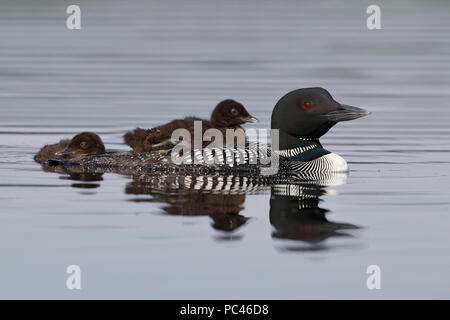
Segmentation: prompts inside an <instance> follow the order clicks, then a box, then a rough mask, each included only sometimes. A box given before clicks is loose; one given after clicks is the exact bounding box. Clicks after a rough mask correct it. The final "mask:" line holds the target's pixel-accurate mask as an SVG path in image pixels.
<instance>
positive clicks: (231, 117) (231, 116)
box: [211, 99, 258, 127]
mask: <svg viewBox="0 0 450 320" xmlns="http://www.w3.org/2000/svg"><path fill="white" fill-rule="evenodd" d="M211 122H212V123H213V124H214V125H215V126H217V127H234V126H239V125H241V124H244V123H246V122H258V119H256V118H255V117H253V116H251V115H250V114H249V113H248V111H247V110H246V109H245V108H244V106H243V105H242V104H240V103H239V102H237V101H234V100H231V99H227V100H223V101H221V102H219V104H218V105H217V106H216V107H215V108H214V110H213V112H212V114H211Z"/></svg>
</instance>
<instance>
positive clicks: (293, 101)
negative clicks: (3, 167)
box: [62, 88, 369, 181]
mask: <svg viewBox="0 0 450 320" xmlns="http://www.w3.org/2000/svg"><path fill="white" fill-rule="evenodd" d="M368 114H369V112H368V111H366V110H364V109H361V108H357V107H351V106H348V105H345V104H341V103H339V102H337V101H336V100H334V99H333V97H332V96H331V95H330V93H329V92H328V91H327V90H325V89H323V88H303V89H298V90H294V91H291V92H289V93H288V94H286V95H285V96H283V97H282V98H281V99H280V100H279V101H278V102H277V104H276V105H275V107H274V109H273V112H272V119H271V128H272V145H271V146H268V145H266V147H267V148H262V149H261V148H260V146H261V145H262V144H254V143H250V144H247V145H246V147H245V148H243V149H241V148H235V149H233V148H222V149H219V148H211V149H209V148H204V149H203V150H196V149H195V150H190V151H189V152H187V153H184V150H183V152H181V154H178V152H175V153H174V152H173V151H174V150H175V149H176V148H174V149H173V150H165V151H164V150H162V151H152V152H146V153H141V154H136V153H133V152H129V153H116V154H104V155H99V156H88V157H85V158H78V159H76V161H70V162H72V163H73V164H78V165H82V166H83V167H84V168H85V169H86V170H97V171H98V170H100V171H102V170H104V171H108V172H121V173H126V174H131V175H134V174H139V175H143V174H144V175H145V174H155V173H158V172H164V173H171V174H180V173H183V174H200V175H210V174H216V173H227V174H231V173H232V174H243V175H245V176H252V177H260V176H261V177H262V176H264V177H273V178H274V179H275V180H276V179H280V178H283V179H284V177H286V176H289V177H290V176H293V177H296V178H300V179H307V180H310V178H311V179H313V180H315V181H316V180H317V181H322V180H323V181H328V180H330V179H329V178H328V176H327V174H328V173H336V172H346V171H348V166H347V162H346V161H345V160H344V159H343V158H342V157H341V156H339V155H337V154H335V153H331V152H330V151H328V150H326V149H325V148H323V146H322V144H321V143H320V141H319V138H320V137H321V136H323V135H324V134H325V133H327V132H328V130H330V129H331V128H332V127H333V126H334V125H336V124H337V123H338V122H340V121H348V120H353V119H357V118H360V117H363V116H366V115H368ZM177 151H178V149H177ZM174 155H175V156H178V155H180V157H179V158H178V160H177V161H174V157H173V156H174ZM211 159H214V161H210V160H211ZM254 159H256V160H258V159H259V160H261V159H264V161H254ZM267 159H268V160H270V161H267V162H266V160H267ZM180 160H181V161H180ZM216 160H218V161H216ZM238 160H239V161H238ZM242 160H244V161H242ZM62 164H65V165H67V162H66V163H62ZM331 176H332V175H331Z"/></svg>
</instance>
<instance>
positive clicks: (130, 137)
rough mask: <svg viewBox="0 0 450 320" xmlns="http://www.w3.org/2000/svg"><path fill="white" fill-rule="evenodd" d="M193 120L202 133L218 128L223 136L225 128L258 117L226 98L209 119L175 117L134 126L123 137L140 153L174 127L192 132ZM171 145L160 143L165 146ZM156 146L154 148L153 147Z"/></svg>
mask: <svg viewBox="0 0 450 320" xmlns="http://www.w3.org/2000/svg"><path fill="white" fill-rule="evenodd" d="M194 121H202V131H203V132H202V134H203V133H204V132H205V131H206V130H208V129H212V128H214V129H219V130H220V131H222V133H223V136H225V130H226V129H242V128H241V125H242V124H244V123H246V122H258V119H256V118H255V117H253V116H251V115H250V114H249V113H248V111H247V110H246V109H245V108H244V106H243V105H242V104H240V103H239V102H237V101H234V100H231V99H227V100H223V101H222V102H220V103H219V104H218V105H217V106H216V107H215V108H214V110H213V112H212V114H211V119H210V120H209V121H208V120H203V119H200V118H197V117H186V118H184V119H176V120H173V121H171V122H169V123H166V124H164V125H161V126H158V127H155V128H152V129H141V128H136V129H134V130H133V131H129V132H127V133H126V134H125V135H124V136H123V138H124V141H125V143H126V144H127V145H129V146H130V147H131V148H132V149H133V151H134V152H136V153H142V152H149V151H153V150H157V149H158V147H157V145H158V144H161V143H162V142H164V141H167V140H168V139H170V138H171V136H172V132H173V131H174V130H176V129H186V130H188V131H189V132H190V133H191V136H192V135H193V133H194ZM168 146H169V148H170V147H173V145H170V144H169V145H167V144H165V145H162V148H167V147H168ZM155 147H156V148H155Z"/></svg>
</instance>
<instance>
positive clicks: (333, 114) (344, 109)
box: [322, 104, 370, 122]
mask: <svg viewBox="0 0 450 320" xmlns="http://www.w3.org/2000/svg"><path fill="white" fill-rule="evenodd" d="M369 114H370V112H369V111H367V110H364V109H362V108H358V107H352V106H349V105H346V104H340V105H339V107H338V108H337V109H336V110H333V111H330V112H328V113H325V114H322V116H323V117H325V118H327V119H328V120H330V121H333V122H339V121H348V120H353V119H358V118H361V117H364V116H367V115H369Z"/></svg>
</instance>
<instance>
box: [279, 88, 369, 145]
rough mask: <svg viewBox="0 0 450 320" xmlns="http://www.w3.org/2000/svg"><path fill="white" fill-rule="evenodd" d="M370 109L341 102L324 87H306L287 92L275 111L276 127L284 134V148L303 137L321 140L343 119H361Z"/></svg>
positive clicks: (281, 135) (282, 137)
mask: <svg viewBox="0 0 450 320" xmlns="http://www.w3.org/2000/svg"><path fill="white" fill-rule="evenodd" d="M368 114H370V112H368V111H366V110H364V109H361V108H357V107H351V106H348V105H345V104H341V103H339V102H337V101H336V100H334V99H333V97H332V96H331V94H330V93H329V92H328V91H327V90H325V89H323V88H302V89H297V90H294V91H291V92H289V93H287V94H286V95H284V96H283V97H282V98H281V99H280V100H279V101H278V102H277V104H276V105H275V108H274V109H273V112H272V123H271V128H272V129H278V130H279V134H280V149H287V148H290V147H292V146H293V145H295V141H299V140H301V139H306V140H318V139H319V138H320V137H321V136H322V135H324V134H325V133H326V132H327V131H328V130H330V128H331V127H333V126H334V125H335V124H336V123H338V122H339V121H347V120H353V119H357V118H360V117H363V116H366V115H368Z"/></svg>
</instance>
